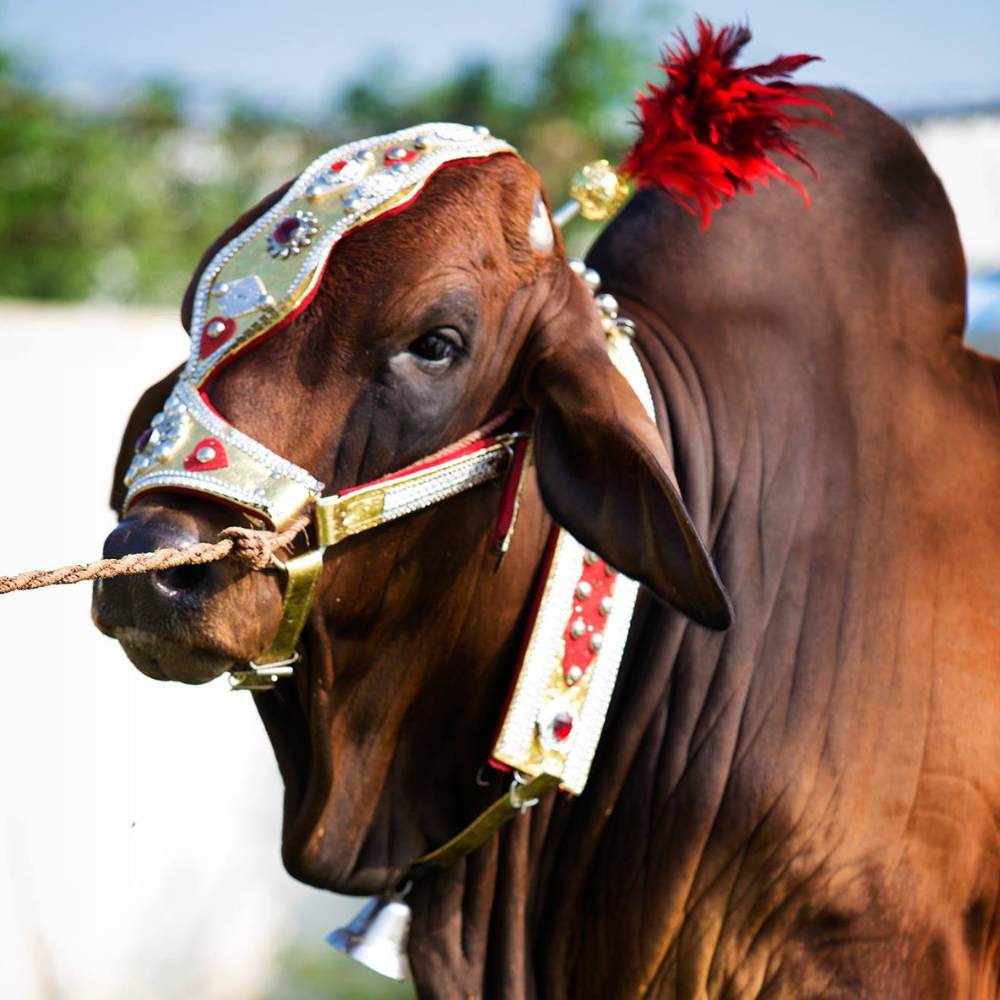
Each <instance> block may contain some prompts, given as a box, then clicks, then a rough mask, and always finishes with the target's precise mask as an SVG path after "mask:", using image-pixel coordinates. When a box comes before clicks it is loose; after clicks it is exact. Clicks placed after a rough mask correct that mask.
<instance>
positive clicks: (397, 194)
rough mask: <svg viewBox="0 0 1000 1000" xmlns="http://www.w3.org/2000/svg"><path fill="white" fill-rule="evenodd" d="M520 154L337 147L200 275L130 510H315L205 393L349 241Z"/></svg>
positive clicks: (427, 145) (461, 146)
mask: <svg viewBox="0 0 1000 1000" xmlns="http://www.w3.org/2000/svg"><path fill="white" fill-rule="evenodd" d="M515 152H516V151H515V150H514V147H513V146H511V145H509V144H508V143H506V142H504V141H503V140H501V139H496V138H494V137H493V136H491V135H490V133H489V130H488V129H486V128H484V127H482V126H474V127H472V126H468V125H452V124H443V123H436V124H429V125H420V126H417V127H416V128H408V129H404V130H403V131H401V132H394V133H392V134H391V135H384V136H378V137H376V138H373V139H365V140H362V141H360V142H352V143H349V144H348V145H346V146H339V147H337V148H336V149H332V150H330V151H329V152H327V153H324V154H323V155H322V156H320V157H319V158H318V159H317V160H315V161H313V163H311V164H310V165H309V166H308V167H307V168H306V169H305V170H304V171H303V172H302V174H300V175H299V177H298V179H297V180H296V181H295V182H294V183H293V184H292V186H291V187H290V188H289V189H288V191H287V192H286V193H285V195H284V196H283V197H282V198H281V199H280V200H279V201H278V202H277V203H276V204H275V205H274V206H273V207H272V208H270V209H268V210H267V211H266V212H265V213H264V214H263V215H261V216H260V217H259V218H257V219H256V220H254V222H252V223H251V224H250V225H249V226H248V227H247V228H246V229H245V230H244V231H243V232H242V233H240V234H239V235H237V236H235V237H234V238H233V239H231V240H230V241H229V242H228V243H227V244H226V245H225V246H224V247H222V249H221V250H219V252H218V253H217V254H216V255H215V256H214V257H213V258H212V260H211V261H210V263H209V264H208V266H207V267H205V269H204V270H203V271H202V273H201V274H200V275H199V277H198V280H197V285H196V290H195V295H194V304H193V307H192V313H191V329H190V334H191V354H190V357H189V358H188V362H187V364H186V365H185V367H184V370H183V372H182V373H181V375H180V378H179V379H178V381H177V385H176V387H175V388H174V390H173V392H172V393H171V394H170V397H169V399H168V400H167V402H166V404H165V406H164V408H163V411H162V412H161V413H159V414H157V416H156V417H155V418H154V419H153V423H152V426H151V427H150V428H149V429H147V430H146V431H145V432H144V433H143V435H142V436H141V437H140V439H139V441H138V442H137V447H136V455H135V458H134V459H133V461H132V464H131V465H130V466H129V469H128V472H127V473H126V476H125V486H126V489H127V493H126V496H125V505H124V506H125V510H128V508H129V507H130V506H131V505H132V504H133V503H134V502H135V501H136V499H137V498H139V497H140V496H143V495H145V494H147V493H149V492H151V491H154V490H172V491H183V492H192V493H200V494H205V495H207V496H209V497H211V498H213V499H216V500H220V501H222V502H225V503H229V504H232V505H234V506H236V507H239V508H240V509H242V510H244V511H246V512H248V513H250V514H252V515H254V516H256V517H258V518H261V519H262V520H264V521H265V522H266V523H267V524H269V525H270V526H272V527H274V528H276V529H281V528H283V527H284V526H286V525H287V524H289V523H290V522H291V521H292V520H293V519H294V518H295V516H296V515H297V514H298V513H299V512H300V511H302V510H303V509H304V508H305V507H307V506H308V505H309V504H310V503H311V502H313V501H314V500H316V499H317V498H318V497H319V496H320V494H321V493H322V491H323V484H322V483H321V482H319V481H318V480H317V479H315V478H314V477H313V476H312V475H311V474H310V473H309V472H307V471H306V470H305V469H301V468H299V467H298V466H297V465H293V464H292V463H291V462H288V461H286V460H285V459H283V458H281V457H280V456H278V455H275V454H274V452H272V451H270V450H269V449H268V448H266V447H264V445H262V444H261V443H260V442H258V441H255V440H253V439H252V438H250V437H248V436H246V435H245V434H242V433H241V432H240V431H239V430H238V429H236V428H235V427H233V426H231V425H230V424H229V423H228V422H227V421H226V420H225V419H224V418H223V417H222V416H221V415H220V414H219V413H217V412H216V411H215V410H214V409H213V408H212V405H211V403H210V402H209V400H208V395H207V392H206V387H207V386H208V385H209V383H210V382H211V379H212V378H213V377H214V376H215V375H216V374H217V373H218V371H219V370H220V369H221V368H222V367H223V366H224V365H226V364H228V363H229V362H230V361H232V360H233V359H234V358H235V357H237V356H238V355H239V354H241V353H243V351H245V350H247V349H249V348H250V347H252V346H254V345H256V344H259V343H261V341H263V340H264V339H265V338H267V337H270V336H272V335H273V334H275V333H277V332H278V331H279V330H281V329H282V328H283V327H285V326H287V325H288V323H290V322H291V320H292V319H294V318H295V317H296V316H297V315H298V314H299V313H300V312H302V310H303V309H305V308H306V307H307V306H308V305H309V303H310V302H311V301H312V298H313V296H314V295H315V293H316V289H317V288H318V286H319V282H320V279H321V278H322V276H323V272H324V270H325V268H326V263H327V260H328V259H329V256H330V253H331V251H332V250H333V248H334V246H336V244H337V242H338V241H339V240H341V239H342V238H343V237H344V236H345V235H346V234H347V233H349V232H350V231H351V230H353V229H357V228H359V227H360V226H363V225H365V224H366V223H368V222H371V221H372V220H373V219H377V218H378V217H379V216H381V215H384V214H385V213H387V212H390V211H395V210H398V209H401V208H404V207H405V206H407V205H409V204H410V203H411V202H412V201H413V200H414V199H415V198H417V196H418V195H419V194H420V192H421V190H422V189H423V187H424V185H425V184H426V182H427V180H428V179H429V178H430V177H431V176H432V175H433V174H434V173H435V172H436V171H437V170H439V169H440V168H441V167H443V166H445V165H446V164H448V163H454V162H456V161H458V160H479V159H484V158H486V157H490V156H495V155H497V154H498V153H515Z"/></svg>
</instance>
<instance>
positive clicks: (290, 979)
mask: <svg viewBox="0 0 1000 1000" xmlns="http://www.w3.org/2000/svg"><path fill="white" fill-rule="evenodd" d="M413 997H414V992H413V986H412V984H410V983H397V982H394V981H393V980H391V979H386V978H385V977H384V976H380V975H379V974H378V973H377V972H372V971H371V970H370V969H366V968H365V967H364V966H363V965H359V964H358V963H357V962H355V961H354V960H353V959H350V958H348V957H347V956H346V955H341V954H339V953H338V952H335V951H334V950H333V949H332V948H330V947H329V946H327V945H315V946H310V947H304V946H299V947H294V948H290V949H289V950H288V951H286V952H285V953H284V954H282V955H281V956H280V958H279V961H278V966H277V973H276V976H275V980H274V982H273V983H272V984H271V986H270V987H269V988H268V990H267V991H266V992H265V993H264V994H262V995H261V996H260V997H259V998H258V1000H413Z"/></svg>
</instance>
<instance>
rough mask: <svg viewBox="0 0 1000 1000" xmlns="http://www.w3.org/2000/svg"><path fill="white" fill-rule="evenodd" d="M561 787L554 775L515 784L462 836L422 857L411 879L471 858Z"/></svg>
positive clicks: (417, 861)
mask: <svg viewBox="0 0 1000 1000" xmlns="http://www.w3.org/2000/svg"><path fill="white" fill-rule="evenodd" d="M558 784H559V779H558V778H556V777H553V776H552V775H551V774H540V775H538V777H537V778H532V779H531V780H530V781H528V782H526V783H524V784H521V783H519V782H518V781H517V780H514V781H512V782H511V786H510V791H508V793H507V794H506V795H505V796H503V798H500V799H497V800H496V802H494V803H493V805H491V806H490V807H489V809H487V810H486V811H485V812H483V813H480V814H479V815H478V816H477V817H476V818H475V819H474V820H473V821H472V822H471V823H470V824H469V825H468V826H467V827H466V828H465V829H464V830H463V831H462V832H461V833H459V834H458V835H457V836H454V837H452V838H451V840H449V841H448V842H447V843H446V844H442V845H441V846H440V847H439V848H437V850H434V851H430V852H429V853H427V854H424V855H421V856H420V857H419V858H417V860H416V861H414V862H413V865H412V867H411V868H410V870H409V872H407V876H406V877H407V878H412V877H413V876H415V875H421V874H423V873H424V872H426V871H427V869H429V868H447V867H448V866H449V865H453V864H454V863H455V862H456V861H458V860H460V859H461V858H464V857H466V856H467V855H469V854H471V853H472V852H473V851H474V850H475V849H476V848H477V847H479V846H480V845H482V844H484V843H485V842H486V841H487V840H489V838H490V837H492V836H493V834H494V833H496V831H497V830H499V829H500V827H502V826H503V825H504V824H505V823H508V822H509V821H510V820H512V819H513V818H514V817H515V816H519V815H520V814H521V813H523V812H524V811H525V810H526V809H529V808H530V807H531V806H533V805H534V804H535V803H536V802H537V801H538V799H539V798H541V796H543V795H544V794H545V793H546V792H551V791H552V789H553V788H555V787H556V786H557V785H558Z"/></svg>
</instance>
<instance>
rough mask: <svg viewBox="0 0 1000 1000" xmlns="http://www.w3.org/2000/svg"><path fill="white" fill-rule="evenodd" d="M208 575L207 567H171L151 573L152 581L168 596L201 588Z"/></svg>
mask: <svg viewBox="0 0 1000 1000" xmlns="http://www.w3.org/2000/svg"><path fill="white" fill-rule="evenodd" d="M208 573H209V567H208V566H207V565H200V566H172V567H171V568H170V569H159V570H157V571H156V572H155V573H153V581H154V582H155V583H156V586H157V587H159V588H160V589H161V590H163V591H166V592H167V593H168V594H186V593H189V592H190V591H192V590H197V589H198V588H199V587H201V586H202V585H203V584H204V582H205V580H206V578H207V577H208Z"/></svg>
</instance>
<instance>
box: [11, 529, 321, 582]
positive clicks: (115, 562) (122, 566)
mask: <svg viewBox="0 0 1000 1000" xmlns="http://www.w3.org/2000/svg"><path fill="white" fill-rule="evenodd" d="M310 518H311V515H310V514H309V513H305V514H302V515H300V516H299V518H298V519H297V520H296V521H294V522H293V523H292V524H290V525H289V526H288V527H287V528H285V530H284V531H280V532H279V531H256V530H254V529H253V528H239V527H235V526H234V527H231V528H225V529H223V530H222V531H220V532H219V540H218V541H217V542H195V543H194V544H193V545H188V546H185V547H184V548H182V549H157V550H156V551H155V552H133V553H131V554H130V555H127V556H122V557H121V558H120V559H98V560H97V561H96V562H91V563H78V564H76V565H73V566H60V567H59V568H58V569H29V570H27V571H26V572H24V573H18V574H17V576H0V594H10V593H13V592H14V591H15V590H37V589H38V588H39V587H54V586H56V585H58V584H63V583H82V582H83V581H84V580H109V579H111V578H112V577H116V576H135V575H137V574H139V573H151V572H153V571H155V570H160V569H171V568H172V567H174V566H200V565H203V564H204V563H210V562H217V561H218V560H220V559H225V558H226V557H227V556H228V557H230V558H232V559H238V560H239V561H240V562H242V563H245V564H246V565H247V566H249V567H250V568H251V569H254V570H264V569H267V568H268V567H269V566H270V565H271V555H272V553H274V552H275V551H276V550H278V549H282V548H284V547H285V546H286V545H289V544H290V543H291V542H292V541H293V539H294V538H295V536H296V535H298V533H299V532H300V531H301V530H302V529H303V528H304V527H306V525H307V524H309V521H310Z"/></svg>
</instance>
